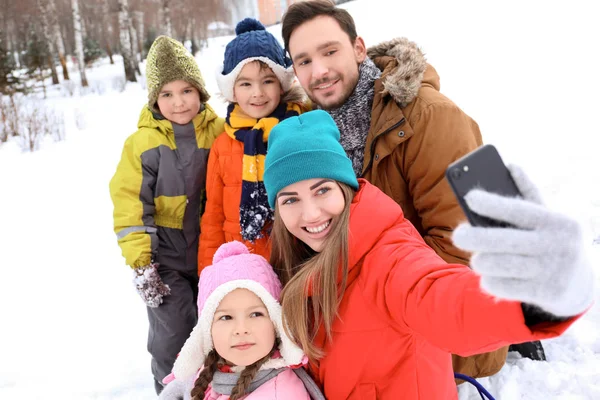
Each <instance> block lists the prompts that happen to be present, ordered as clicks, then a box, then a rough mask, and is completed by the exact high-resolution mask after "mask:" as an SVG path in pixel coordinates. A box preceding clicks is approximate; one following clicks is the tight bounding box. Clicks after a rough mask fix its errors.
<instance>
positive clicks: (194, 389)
mask: <svg viewBox="0 0 600 400" xmlns="http://www.w3.org/2000/svg"><path fill="white" fill-rule="evenodd" d="M280 293H281V283H280V282H279V279H278V278H277V276H276V275H275V272H274V271H273V268H272V267H271V265H270V264H269V263H268V262H267V261H266V260H265V259H264V258H263V257H261V256H258V255H255V254H250V252H249V251H248V249H247V247H246V246H245V245H244V244H242V243H240V242H229V243H226V244H224V245H222V246H221V247H220V248H219V249H218V250H217V252H216V253H215V256H214V258H213V265H211V266H209V267H207V268H205V269H204V270H203V271H202V274H201V275H200V284H199V287H198V310H199V312H200V314H199V316H198V324H197V325H196V327H195V328H194V330H193V331H192V333H191V335H190V337H189V338H188V340H187V341H186V342H185V345H184V346H183V348H182V349H181V353H180V354H179V357H178V358H177V360H176V361H175V366H174V367H173V373H172V374H171V375H170V376H169V377H167V378H165V380H166V381H170V382H169V383H168V385H167V386H166V388H165V389H164V391H163V392H162V393H161V395H160V397H159V398H160V399H162V400H174V399H181V398H183V399H185V400H187V399H192V400H202V399H204V400H226V399H231V400H236V399H240V398H242V397H243V398H244V399H245V400H262V399H290V400H295V399H302V400H304V399H306V400H308V399H311V398H312V399H323V400H324V399H325V398H324V397H323V395H322V394H321V393H320V392H319V389H318V388H317V386H316V384H315V383H314V382H313V381H312V380H311V378H310V377H309V376H308V374H307V373H306V371H305V370H304V368H303V365H304V364H305V363H306V358H305V357H304V354H303V353H302V350H300V348H298V347H297V346H296V345H295V344H294V343H293V342H292V341H291V340H290V339H289V337H288V336H287V335H286V333H285V331H284V321H283V319H282V314H281V306H280V304H279V302H278V299H279V295H280Z"/></svg>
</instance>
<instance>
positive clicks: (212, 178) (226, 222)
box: [198, 132, 271, 273]
mask: <svg viewBox="0 0 600 400" xmlns="http://www.w3.org/2000/svg"><path fill="white" fill-rule="evenodd" d="M243 156H244V144H243V143H242V142H239V141H237V140H235V139H232V138H231V137H229V136H228V135H227V133H226V132H223V133H222V134H221V135H219V137H218V138H217V139H216V140H215V141H214V143H213V146H212V148H211V150H210V155H209V157H208V169H207V173H206V209H205V211H204V214H203V216H202V222H201V225H200V232H201V233H200V250H199V252H198V273H200V272H201V271H202V269H203V268H204V267H206V266H208V265H211V264H212V258H213V255H214V254H215V252H216V251H217V249H218V248H219V246H221V245H222V244H223V243H227V242H231V241H232V240H238V241H240V242H243V243H245V244H246V246H248V249H249V250H250V251H251V252H252V253H255V254H258V255H261V256H263V257H265V258H266V259H267V260H268V259H269V256H270V254H271V245H270V242H269V241H268V239H267V238H261V239H258V240H256V242H255V243H250V242H247V241H244V240H243V239H242V234H241V233H240V231H241V228H240V199H241V197H242V162H243Z"/></svg>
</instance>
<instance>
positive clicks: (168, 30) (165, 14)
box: [161, 0, 173, 38]
mask: <svg viewBox="0 0 600 400" xmlns="http://www.w3.org/2000/svg"><path fill="white" fill-rule="evenodd" d="M170 2H171V0H162V9H161V14H162V27H163V30H164V33H165V35H167V36H168V37H171V38H172V37H173V26H172V24H171V9H170V8H169V3H170Z"/></svg>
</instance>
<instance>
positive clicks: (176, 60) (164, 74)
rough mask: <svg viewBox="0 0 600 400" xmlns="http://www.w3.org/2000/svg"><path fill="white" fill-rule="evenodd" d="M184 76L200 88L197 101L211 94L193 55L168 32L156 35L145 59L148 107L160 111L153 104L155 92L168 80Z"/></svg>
mask: <svg viewBox="0 0 600 400" xmlns="http://www.w3.org/2000/svg"><path fill="white" fill-rule="evenodd" d="M178 80H183V81H186V82H187V83H189V84H190V85H193V86H194V87H195V88H196V89H198V91H199V92H200V103H202V104H204V103H206V102H207V101H208V99H209V98H210V96H209V95H208V93H207V92H206V89H205V88H204V79H202V74H201V73H200V68H198V64H197V63H196V60H195V59H194V56H193V55H192V54H191V53H190V52H189V51H188V50H187V49H186V48H185V47H184V46H183V44H181V43H180V42H178V41H177V40H174V39H171V38H170V37H168V36H159V37H157V38H156V40H155V41H154V43H152V47H150V51H148V58H147V60H146V82H147V85H146V86H147V87H148V107H149V108H150V109H151V110H152V111H154V112H155V113H159V114H160V110H159V109H158V106H157V104H156V101H157V99H158V93H160V90H161V89H162V87H163V86H164V85H166V84H167V83H169V82H173V81H178Z"/></svg>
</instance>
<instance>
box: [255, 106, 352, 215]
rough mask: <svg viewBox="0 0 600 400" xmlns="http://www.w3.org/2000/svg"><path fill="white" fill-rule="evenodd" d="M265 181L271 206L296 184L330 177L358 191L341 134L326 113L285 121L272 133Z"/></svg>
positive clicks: (312, 113) (304, 115)
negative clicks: (278, 194)
mask: <svg viewBox="0 0 600 400" xmlns="http://www.w3.org/2000/svg"><path fill="white" fill-rule="evenodd" d="M268 149H269V151H268V152H267V158H266V160H265V173H264V182H265V188H266V189H267V194H268V196H269V205H270V206H271V208H275V198H276V197H277V193H279V192H280V191H281V189H283V188H284V187H286V186H288V185H291V184H292V183H296V182H300V181H303V180H306V179H315V178H327V179H333V180H335V181H338V182H342V183H345V184H347V185H348V186H351V187H352V188H354V189H355V190H358V181H357V180H356V175H354V169H352V162H351V161H350V159H349V158H348V157H347V156H346V152H345V151H344V149H343V147H342V145H341V144H340V131H339V129H338V127H337V125H336V124H335V122H334V121H333V118H331V116H330V115H329V114H327V113H326V112H325V111H323V110H315V111H310V112H307V113H305V114H302V115H300V116H299V117H291V118H288V119H286V120H283V121H281V122H280V123H279V124H277V125H275V127H274V128H273V129H272V130H271V133H270V134H269V146H268Z"/></svg>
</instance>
